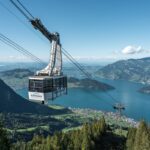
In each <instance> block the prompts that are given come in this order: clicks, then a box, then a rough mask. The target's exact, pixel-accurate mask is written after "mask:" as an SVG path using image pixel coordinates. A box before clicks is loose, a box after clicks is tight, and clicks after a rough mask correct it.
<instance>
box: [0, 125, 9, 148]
mask: <svg viewBox="0 0 150 150" xmlns="http://www.w3.org/2000/svg"><path fill="white" fill-rule="evenodd" d="M9 149H10V141H9V139H8V135H7V131H6V130H5V129H4V128H3V125H2V123H1V122H0V150H9Z"/></svg>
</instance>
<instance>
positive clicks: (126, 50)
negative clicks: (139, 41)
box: [121, 45, 150, 54]
mask: <svg viewBox="0 0 150 150" xmlns="http://www.w3.org/2000/svg"><path fill="white" fill-rule="evenodd" d="M121 52H122V53H123V54H137V53H143V52H150V51H148V50H145V49H143V48H142V47H141V46H138V47H136V46H131V45H129V46H126V47H125V48H123V49H122V51H121Z"/></svg>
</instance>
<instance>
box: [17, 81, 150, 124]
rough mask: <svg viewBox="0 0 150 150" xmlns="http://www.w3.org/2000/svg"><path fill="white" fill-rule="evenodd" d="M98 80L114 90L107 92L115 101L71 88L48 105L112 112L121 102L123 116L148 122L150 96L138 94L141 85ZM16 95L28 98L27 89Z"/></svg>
mask: <svg viewBox="0 0 150 150" xmlns="http://www.w3.org/2000/svg"><path fill="white" fill-rule="evenodd" d="M98 80H100V81H102V82H105V83H108V84H110V85H112V86H114V87H115V88H116V89H115V90H112V91H109V92H107V93H108V94H109V95H111V96H113V97H115V99H116V101H115V100H113V99H112V98H111V96H108V95H107V94H106V93H105V92H101V91H94V90H85V89H80V88H72V89H68V95H64V96H61V97H59V98H57V99H56V100H54V101H50V102H49V104H60V105H63V106H67V107H74V108H91V109H97V110H103V111H113V112H114V110H113V107H112V105H113V104H115V103H116V102H121V103H123V104H125V106H126V110H125V111H124V112H123V114H124V115H126V116H127V117H130V118H133V119H135V120H141V119H144V120H146V121H148V122H150V114H149V112H150V95H148V94H142V93H139V92H138V90H139V89H140V88H141V87H143V85H142V84H139V83H133V82H128V81H124V80H107V79H98ZM17 93H19V94H20V95H21V96H23V97H25V98H28V95H27V89H21V90H18V91H17Z"/></svg>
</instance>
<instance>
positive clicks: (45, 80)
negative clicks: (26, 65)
mask: <svg viewBox="0 0 150 150" xmlns="http://www.w3.org/2000/svg"><path fill="white" fill-rule="evenodd" d="M62 94H67V77H66V76H55V77H50V76H33V77H29V99H30V100H32V101H35V102H40V103H42V104H44V103H48V100H54V99H55V98H56V97H58V96H61V95H62Z"/></svg>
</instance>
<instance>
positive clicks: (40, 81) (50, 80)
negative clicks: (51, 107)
mask: <svg viewBox="0 0 150 150" xmlns="http://www.w3.org/2000/svg"><path fill="white" fill-rule="evenodd" d="M30 22H31V24H32V25H33V26H34V28H35V29H37V30H39V31H40V32H41V33H42V34H43V35H44V36H45V37H46V38H47V39H48V40H49V41H50V42H51V43H52V46H51V51H50V61H49V63H48V65H47V66H46V67H45V68H44V69H42V70H40V71H37V72H36V75H35V76H32V77H29V88H28V95H29V100H31V101H35V102H40V103H42V104H45V103H47V102H48V100H54V99H55V98H56V97H58V96H61V95H62V94H67V76H65V75H63V72H62V51H61V44H60V37H59V33H57V32H55V33H50V32H49V31H48V30H47V29H46V28H45V27H44V25H43V24H42V23H41V21H40V20H39V19H33V20H30Z"/></svg>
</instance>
